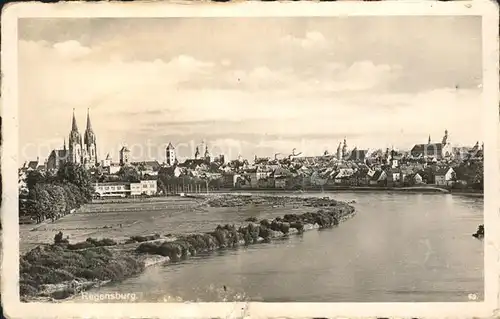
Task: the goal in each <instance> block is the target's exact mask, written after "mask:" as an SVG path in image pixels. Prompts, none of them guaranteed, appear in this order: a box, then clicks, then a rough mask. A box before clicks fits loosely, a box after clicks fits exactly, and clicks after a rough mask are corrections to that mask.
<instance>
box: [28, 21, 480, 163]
mask: <svg viewBox="0 0 500 319" xmlns="http://www.w3.org/2000/svg"><path fill="white" fill-rule="evenodd" d="M139 20H140V21H139ZM188 20H189V21H187V20H186V19H180V18H179V19H174V18H169V19H52V20H51V19H22V21H21V22H20V24H19V26H20V30H19V66H20V81H19V83H20V99H19V102H20V107H19V126H20V143H19V144H20V146H19V152H20V154H21V156H20V161H21V162H22V161H25V160H32V159H34V158H36V157H37V156H38V157H40V158H44V157H47V156H48V153H49V152H50V150H51V149H58V148H62V145H63V141H64V139H65V138H66V139H67V138H68V133H69V129H70V125H71V110H72V109H73V108H74V109H75V110H76V120H77V123H78V127H79V128H80V130H81V131H82V132H83V130H84V125H85V122H84V121H85V112H86V110H87V108H90V112H91V117H92V123H93V127H94V131H95V132H96V135H97V149H98V156H99V157H100V158H102V157H104V156H106V154H107V153H108V152H109V153H110V155H111V156H112V157H113V158H117V157H118V153H117V151H118V150H119V148H120V146H123V145H124V144H127V145H146V144H150V145H153V146H154V147H155V148H158V149H161V147H162V146H163V145H165V146H166V145H167V144H168V143H169V142H172V143H173V144H174V145H178V144H196V143H200V142H201V141H202V140H205V141H206V142H207V143H208V144H209V147H210V145H215V146H217V147H223V146H224V147H225V148H226V149H233V150H234V149H241V150H243V153H242V154H237V152H236V151H231V153H232V154H231V157H233V158H234V157H236V156H238V155H241V156H243V157H244V158H253V157H254V156H255V155H257V156H259V157H260V156H271V157H272V156H274V153H286V152H291V150H292V149H293V148H296V149H298V150H299V151H302V152H303V153H304V154H305V155H310V156H314V155H320V154H322V153H323V152H324V151H325V150H328V151H329V152H330V153H334V152H335V149H336V147H337V145H338V143H339V142H341V141H342V140H343V139H344V137H346V138H347V139H348V144H349V146H350V147H355V146H357V147H358V148H363V149H367V148H387V147H389V148H390V147H392V146H394V147H395V148H399V149H409V148H411V147H412V145H414V144H416V143H425V142H426V141H427V137H428V135H431V138H432V139H433V141H439V140H440V139H441V137H442V135H443V133H444V130H445V129H447V130H448V131H449V132H450V141H451V142H452V143H457V144H460V145H467V146H471V145H474V144H475V142H476V141H478V140H479V141H481V140H482V136H480V132H481V130H480V127H481V122H482V108H481V107H480V105H481V103H482V100H481V95H482V89H481V81H482V74H481V71H482V70H481V19H480V18H477V19H476V18H475V17H404V18H403V17H394V18H388V17H384V18H383V20H380V19H379V18H377V17H371V18H367V17H363V18H355V17H352V18H351V17H350V18H329V19H322V18H273V19H270V18H268V19H261V18H259V19H250V18H246V19H232V18H217V19H204V18H199V19H196V20H197V21H196V23H193V19H188ZM382 21H383V23H381V22H382ZM362 26H363V28H364V29H365V31H364V32H363V35H359V29H360V28H361V27H362ZM366 26H368V27H366ZM416 26H417V27H416ZM228 27H230V28H232V29H233V30H237V31H238V32H232V33H231V34H224V36H221V34H222V30H224V29H225V28H228ZM402 28H403V29H406V30H408V32H405V33H402V32H396V31H393V30H400V29H402ZM56 29H57V30H65V32H55V31H54V30H56ZM457 30H458V31H457ZM190 32H191V33H193V32H196V33H197V34H200V37H199V38H201V39H204V40H203V41H198V40H193V39H186V38H185V37H180V36H178V34H189V33H190ZM264 34H265V37H263V35H264ZM117 35H118V36H117ZM255 43H259V45H258V46H256V45H255ZM346 43H349V46H347V45H346ZM214 46H215V47H217V50H212V49H211V47H214ZM41 61H43V63H41ZM48 123H50V125H47V124H48ZM37 145H46V146H43V151H41V150H39V148H38V147H37ZM185 152H186V153H185V154H183V153H182V152H180V154H179V157H186V158H187V157H190V156H192V149H189V150H186V151H185ZM160 154H161V153H160ZM160 154H155V157H156V156H157V157H158V160H161V159H162V157H161V156H160ZM143 159H144V160H146V159H148V158H143Z"/></svg>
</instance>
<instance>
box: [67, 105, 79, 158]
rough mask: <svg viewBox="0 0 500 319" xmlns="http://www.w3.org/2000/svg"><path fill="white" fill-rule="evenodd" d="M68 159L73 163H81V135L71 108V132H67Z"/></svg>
mask: <svg viewBox="0 0 500 319" xmlns="http://www.w3.org/2000/svg"><path fill="white" fill-rule="evenodd" d="M68 142H69V161H70V162H72V163H74V164H81V163H82V155H83V150H82V136H81V135H80V133H79V132H78V126H77V125H76V118H75V109H73V122H72V124H71V132H70V133H69V141H68Z"/></svg>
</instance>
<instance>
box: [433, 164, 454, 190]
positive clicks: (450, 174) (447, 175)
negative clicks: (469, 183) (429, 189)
mask: <svg viewBox="0 0 500 319" xmlns="http://www.w3.org/2000/svg"><path fill="white" fill-rule="evenodd" d="M454 175H455V171H454V170H453V168H451V167H442V168H439V169H437V170H436V173H435V174H434V182H435V183H436V185H439V186H446V185H450V184H451V183H452V182H453V179H454Z"/></svg>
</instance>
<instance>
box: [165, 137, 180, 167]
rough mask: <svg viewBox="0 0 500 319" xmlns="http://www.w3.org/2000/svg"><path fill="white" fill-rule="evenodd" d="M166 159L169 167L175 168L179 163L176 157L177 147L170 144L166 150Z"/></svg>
mask: <svg viewBox="0 0 500 319" xmlns="http://www.w3.org/2000/svg"><path fill="white" fill-rule="evenodd" d="M165 157H166V163H167V165H168V166H173V165H174V164H175V163H177V158H176V156H175V147H174V146H173V145H172V143H168V145H167V148H166V149H165Z"/></svg>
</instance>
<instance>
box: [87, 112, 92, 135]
mask: <svg viewBox="0 0 500 319" xmlns="http://www.w3.org/2000/svg"><path fill="white" fill-rule="evenodd" d="M87 131H92V123H90V108H87Z"/></svg>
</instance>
